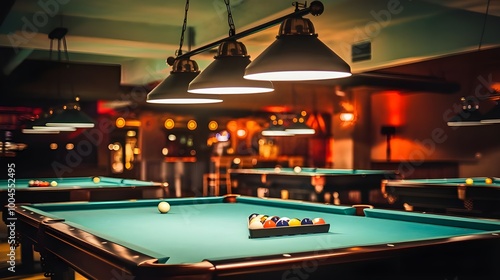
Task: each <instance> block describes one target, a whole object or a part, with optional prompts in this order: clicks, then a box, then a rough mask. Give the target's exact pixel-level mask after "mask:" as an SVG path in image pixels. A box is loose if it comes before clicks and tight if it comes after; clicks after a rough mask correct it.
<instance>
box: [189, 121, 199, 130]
mask: <svg viewBox="0 0 500 280" xmlns="http://www.w3.org/2000/svg"><path fill="white" fill-rule="evenodd" d="M196 127H198V124H197V123H196V121H195V120H190V121H188V123H187V128H188V129H189V130H195V129H196Z"/></svg>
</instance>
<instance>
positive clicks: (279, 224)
mask: <svg viewBox="0 0 500 280" xmlns="http://www.w3.org/2000/svg"><path fill="white" fill-rule="evenodd" d="M288 221H289V219H286V218H285V219H279V220H278V221H277V222H276V226H277V227H287V226H288Z"/></svg>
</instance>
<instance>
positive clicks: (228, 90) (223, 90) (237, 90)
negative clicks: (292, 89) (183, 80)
mask: <svg viewBox="0 0 500 280" xmlns="http://www.w3.org/2000/svg"><path fill="white" fill-rule="evenodd" d="M272 91H274V89H272V88H259V87H253V88H245V87H218V88H204V89H191V90H189V92H191V93H198V94H251V93H265V92H272Z"/></svg>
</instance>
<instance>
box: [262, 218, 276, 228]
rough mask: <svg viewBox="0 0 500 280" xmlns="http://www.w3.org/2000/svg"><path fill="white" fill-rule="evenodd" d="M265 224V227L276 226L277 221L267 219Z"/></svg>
mask: <svg viewBox="0 0 500 280" xmlns="http://www.w3.org/2000/svg"><path fill="white" fill-rule="evenodd" d="M263 226H264V228H274V227H276V223H275V222H274V221H273V220H266V221H265V222H264V225H263Z"/></svg>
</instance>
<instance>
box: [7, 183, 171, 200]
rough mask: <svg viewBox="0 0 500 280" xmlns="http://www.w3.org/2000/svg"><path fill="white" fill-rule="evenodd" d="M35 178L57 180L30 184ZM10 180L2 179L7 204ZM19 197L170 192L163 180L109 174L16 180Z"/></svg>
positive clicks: (128, 195)
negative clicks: (147, 179) (34, 184)
mask: <svg viewBox="0 0 500 280" xmlns="http://www.w3.org/2000/svg"><path fill="white" fill-rule="evenodd" d="M31 180H39V181H47V182H49V183H50V182H53V181H54V182H56V183H57V186H55V187H52V186H49V187H29V185H28V183H29V181H31ZM9 183H12V182H9V181H8V180H0V202H1V203H2V205H4V204H7V203H6V202H7V200H8V196H7V194H8V184H9ZM14 183H15V200H16V202H17V203H20V202H30V203H38V202H60V201H78V200H84V201H102V200H120V199H134V198H157V197H165V196H167V195H168V188H167V186H166V185H164V184H162V183H159V182H151V181H141V180H134V179H122V178H113V177H105V176H95V177H67V178H32V179H17V178H16V180H15V182H14Z"/></svg>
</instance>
